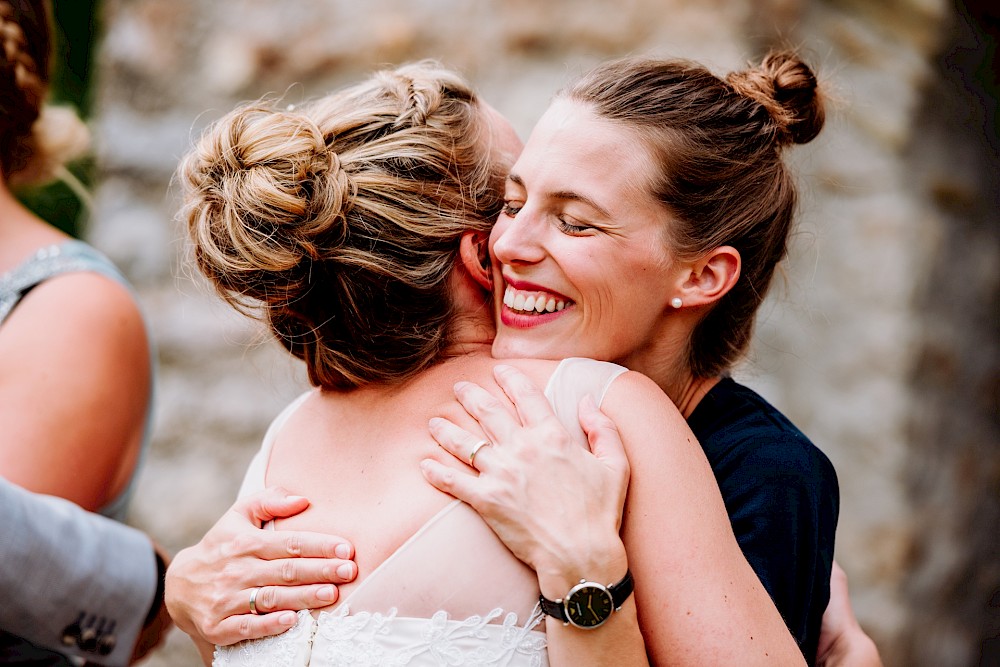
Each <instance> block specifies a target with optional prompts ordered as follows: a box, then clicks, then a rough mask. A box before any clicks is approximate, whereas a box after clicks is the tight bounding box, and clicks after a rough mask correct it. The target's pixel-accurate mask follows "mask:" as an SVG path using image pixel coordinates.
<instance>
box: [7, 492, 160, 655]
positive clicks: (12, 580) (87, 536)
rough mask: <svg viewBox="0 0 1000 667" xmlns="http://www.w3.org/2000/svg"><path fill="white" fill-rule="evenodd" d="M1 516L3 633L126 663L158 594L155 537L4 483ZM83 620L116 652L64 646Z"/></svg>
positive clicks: (51, 646) (61, 649) (75, 653)
mask: <svg viewBox="0 0 1000 667" xmlns="http://www.w3.org/2000/svg"><path fill="white" fill-rule="evenodd" d="M0 515H2V517H3V520H2V521H3V523H2V526H3V527H2V529H0V599H2V600H3V603H2V604H0V629H3V630H5V631H7V632H9V633H12V634H14V635H18V636H19V637H22V638H24V639H26V640H28V641H30V642H32V643H34V644H35V645H37V646H40V647H42V648H46V649H50V650H53V651H58V652H61V653H65V654H67V655H74V656H79V657H81V658H84V659H86V660H88V661H91V662H95V663H97V664H102V665H110V666H113V667H115V666H118V665H127V664H128V662H129V658H130V656H131V654H132V649H133V647H134V645H135V642H136V640H137V639H138V636H139V632H140V630H141V629H142V623H143V621H144V620H145V618H146V615H147V613H148V612H149V609H150V607H151V605H152V602H153V596H154V595H155V592H156V585H157V581H156V578H157V568H156V557H155V555H154V552H153V545H152V543H151V542H150V540H149V538H148V537H146V536H145V535H144V534H143V533H142V532H140V531H138V530H136V529H134V528H130V527H128V526H126V525H124V524H121V523H118V522H116V521H113V520H111V519H107V518H105V517H103V516H100V515H97V514H94V513H92V512H88V511H86V510H84V509H82V508H80V507H79V506H78V505H75V504H74V503H72V502H69V501H67V500H64V499H62V498H56V497H53V496H45V495H40V494H35V493H30V492H28V491H25V490H24V489H22V488H20V487H18V486H16V485H14V484H11V483H10V482H8V481H7V480H5V479H3V478H0ZM80 619H83V622H84V623H85V624H86V623H87V622H88V621H92V623H93V625H94V626H99V627H101V628H103V631H104V633H105V634H107V635H109V636H110V638H111V641H113V644H114V648H113V649H112V650H111V651H110V653H108V654H107V655H98V654H95V652H94V650H93V649H92V650H90V651H87V650H84V649H83V648H81V647H79V646H77V642H72V641H70V642H64V641H63V637H64V634H65V632H66V629H67V628H70V627H71V626H72V625H73V623H78V622H80ZM107 646H108V643H107V642H106V643H105V647H107Z"/></svg>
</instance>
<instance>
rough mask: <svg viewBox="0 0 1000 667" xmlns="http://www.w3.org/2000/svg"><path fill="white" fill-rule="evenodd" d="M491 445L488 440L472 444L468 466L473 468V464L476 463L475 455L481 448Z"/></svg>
mask: <svg viewBox="0 0 1000 667" xmlns="http://www.w3.org/2000/svg"><path fill="white" fill-rule="evenodd" d="M492 444H493V443H492V442H490V441H489V440H480V441H479V442H477V443H476V444H474V445H473V446H472V453H471V454H469V466H471V467H475V465H474V464H475V462H476V454H478V453H479V450H480V449H482V448H483V447H489V446H490V445H492Z"/></svg>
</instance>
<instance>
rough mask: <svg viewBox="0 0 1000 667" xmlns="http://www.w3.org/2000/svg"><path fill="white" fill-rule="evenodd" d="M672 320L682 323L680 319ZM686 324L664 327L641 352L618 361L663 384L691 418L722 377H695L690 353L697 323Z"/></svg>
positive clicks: (665, 390) (685, 414)
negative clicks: (690, 345) (688, 360)
mask: <svg viewBox="0 0 1000 667" xmlns="http://www.w3.org/2000/svg"><path fill="white" fill-rule="evenodd" d="M672 323H673V324H675V325H676V324H682V323H681V322H680V320H679V319H678V318H674V319H673V320H672ZM683 324H684V326H673V327H671V328H669V329H666V330H660V331H659V332H657V335H656V336H655V337H652V338H651V339H650V341H649V342H648V343H647V344H646V345H645V346H643V347H642V352H641V353H640V354H637V355H633V356H631V357H629V358H627V359H622V360H618V363H620V364H621V365H623V366H625V367H626V368H628V369H630V370H633V371H638V372H639V373H642V374H643V375H645V376H646V377H648V378H649V379H651V380H652V381H653V382H655V383H656V384H657V385H659V387H660V389H662V390H663V393H665V394H666V395H667V396H668V397H670V400H671V401H673V403H674V405H676V406H677V409H678V410H680V412H681V414H682V415H684V418H685V419H687V418H688V417H690V416H691V413H692V412H694V409H695V408H696V407H697V406H698V403H699V402H700V401H701V399H702V398H704V397H705V394H707V393H708V392H709V390H710V389H711V388H712V387H714V386H715V384H716V383H717V382H718V381H719V378H718V377H712V378H702V377H695V376H694V374H693V373H692V372H691V367H690V366H689V364H688V363H687V355H688V349H689V345H688V341H689V340H690V336H691V335H692V333H693V331H694V326H693V324H692V325H688V324H686V323H683Z"/></svg>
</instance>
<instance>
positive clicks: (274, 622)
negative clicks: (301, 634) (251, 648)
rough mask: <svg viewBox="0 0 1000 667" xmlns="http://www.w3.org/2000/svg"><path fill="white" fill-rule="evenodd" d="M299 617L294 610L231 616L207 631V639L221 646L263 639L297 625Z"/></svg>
mask: <svg viewBox="0 0 1000 667" xmlns="http://www.w3.org/2000/svg"><path fill="white" fill-rule="evenodd" d="M297 618H298V617H297V616H296V614H295V612H293V611H283V612H280V613H275V614H264V615H262V616H252V615H251V614H250V613H249V612H248V613H247V614H246V615H243V616H229V617H228V618H226V619H224V620H223V621H221V622H220V623H219V625H218V627H217V628H215V629H213V630H212V631H211V632H209V633H207V634H206V635H205V639H206V640H208V641H210V642H212V643H213V644H218V645H219V646H229V645H230V644H235V643H237V642H241V641H243V640H245V639H261V638H263V637H269V636H271V635H276V634H280V633H282V632H284V631H285V630H287V629H288V628H290V627H292V626H293V625H295V621H296V619H297Z"/></svg>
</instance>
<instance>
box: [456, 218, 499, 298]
mask: <svg viewBox="0 0 1000 667" xmlns="http://www.w3.org/2000/svg"><path fill="white" fill-rule="evenodd" d="M488 245H489V234H488V233H486V232H465V233H464V234H462V239H461V241H459V246H458V253H459V257H460V259H461V261H462V266H463V267H464V268H465V271H466V273H468V274H469V276H470V277H471V278H472V280H473V281H475V282H476V284H478V285H479V286H480V287H482V288H483V289H485V290H487V291H489V290H491V289H493V283H492V281H491V280H490V255H489V250H488Z"/></svg>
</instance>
